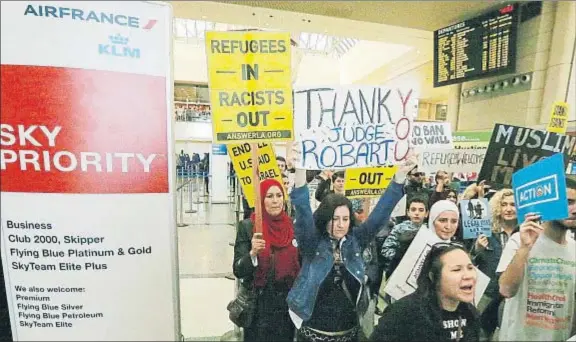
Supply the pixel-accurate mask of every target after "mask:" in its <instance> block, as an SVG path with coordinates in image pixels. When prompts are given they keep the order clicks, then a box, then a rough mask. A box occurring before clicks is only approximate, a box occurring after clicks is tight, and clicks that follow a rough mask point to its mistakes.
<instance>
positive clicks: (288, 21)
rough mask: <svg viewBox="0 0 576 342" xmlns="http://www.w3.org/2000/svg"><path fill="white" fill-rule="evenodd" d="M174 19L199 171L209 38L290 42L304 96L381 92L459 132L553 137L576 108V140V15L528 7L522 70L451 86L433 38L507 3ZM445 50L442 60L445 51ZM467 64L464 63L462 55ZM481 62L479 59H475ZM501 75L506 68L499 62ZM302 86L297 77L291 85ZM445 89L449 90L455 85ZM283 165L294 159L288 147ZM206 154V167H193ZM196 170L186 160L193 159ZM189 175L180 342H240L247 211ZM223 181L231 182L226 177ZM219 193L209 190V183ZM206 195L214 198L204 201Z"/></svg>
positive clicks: (302, 5) (180, 96) (181, 113)
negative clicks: (224, 34) (306, 90)
mask: <svg viewBox="0 0 576 342" xmlns="http://www.w3.org/2000/svg"><path fill="white" fill-rule="evenodd" d="M171 4H172V6H173V9H174V16H175V19H174V80H175V81H174V82H175V88H174V100H175V113H174V117H175V134H176V149H175V151H176V152H177V153H178V154H180V153H181V151H183V153H184V154H188V155H189V156H190V158H191V159H194V158H200V159H202V157H203V156H204V154H205V153H211V152H212V144H211V141H212V128H211V113H210V99H209V89H208V76H207V63H206V53H205V45H204V44H205V41H204V38H205V32H207V31H213V30H216V31H228V30H242V29H260V30H265V31H288V32H290V34H291V37H292V39H293V41H294V42H295V43H296V44H297V45H296V46H297V51H298V53H297V54H294V53H293V59H295V61H294V60H293V69H292V72H293V73H294V74H295V78H294V79H295V81H294V86H295V87H297V86H319V85H330V86H338V85H379V84H386V83H388V82H395V83H400V84H404V85H407V86H410V87H412V88H414V89H416V90H417V91H418V94H419V95H418V96H419V101H418V112H417V117H415V118H414V119H416V120H420V121H440V122H450V123H451V125H452V130H453V132H461V131H462V132H469V131H474V132H481V131H491V130H492V127H493V125H494V123H496V122H498V123H507V124H512V125H518V126H526V127H532V128H539V129H545V127H546V125H547V124H548V119H549V116H550V108H551V106H552V104H553V103H554V102H555V101H565V102H567V103H568V104H569V105H570V112H569V118H570V119H569V126H568V131H567V134H568V135H575V134H576V126H575V125H576V115H575V114H574V113H575V112H574V110H575V107H576V103H575V102H576V101H575V94H576V91H575V88H574V83H575V66H574V64H575V61H576V60H575V59H574V58H575V54H574V50H575V46H576V45H575V28H576V3H575V2H571V1H560V2H551V1H528V2H520V4H521V5H520V6H521V7H522V11H521V14H520V17H519V23H518V25H519V26H518V31H517V36H516V38H515V41H510V43H509V45H507V46H506V48H508V49H514V52H513V54H515V62H514V63H515V68H514V69H513V71H511V72H507V73H504V74H500V75H496V76H492V77H483V78H478V79H474V80H469V81H468V80H466V81H457V82H452V83H450V82H445V83H444V84H442V85H441V86H438V84H435V83H438V82H440V83H442V82H441V78H442V75H434V71H435V69H434V65H433V61H434V59H435V55H437V54H442V53H443V50H442V48H439V47H438V46H437V45H436V44H435V42H434V39H435V31H437V30H439V29H441V28H445V27H449V26H450V25H453V24H457V23H461V22H463V21H466V20H470V19H473V18H475V17H478V16H481V15H484V14H486V13H490V12H491V11H495V10H496V11H497V10H501V11H502V9H503V8H504V9H505V8H506V6H507V5H509V4H511V2H506V1H500V0H499V1H222V2H215V1H214V2H211V1H194V2H188V1H178V2H172V3H171ZM435 49H437V50H435ZM456 53H459V54H461V56H460V57H462V58H464V57H466V56H464V53H463V52H456ZM470 58H476V57H470ZM494 63H502V64H504V63H507V61H497V62H494ZM293 77H294V75H293ZM446 83H447V84H446ZM275 149H276V154H277V155H279V156H285V155H286V148H285V145H283V144H276V145H275ZM195 154H197V155H198V156H195ZM186 158H187V157H186ZM221 172H224V170H221V169H216V170H214V169H210V170H209V174H210V175H211V176H209V177H208V178H204V177H195V176H194V175H192V176H187V175H184V176H182V177H179V184H181V185H182V187H181V188H180V190H179V192H178V194H177V196H178V201H179V207H178V224H179V225H180V227H179V228H178V232H179V233H178V242H179V258H180V293H181V312H182V317H181V318H182V320H181V322H182V334H183V336H184V338H185V339H186V340H190V341H194V340H220V339H221V338H223V339H227V340H234V339H237V338H238V334H237V333H238V331H236V332H235V331H234V330H235V328H234V325H233V324H232V323H231V322H230V320H229V319H228V311H227V310H226V305H227V304H228V302H229V301H230V300H232V299H233V298H234V295H235V286H236V283H235V280H234V276H233V275H232V273H231V272H232V269H231V265H232V258H233V247H232V245H233V242H234V239H235V223H236V222H237V220H239V219H241V218H242V215H243V213H242V205H241V204H240V203H239V201H238V196H237V195H238V192H235V190H234V182H233V181H232V180H231V178H230V177H228V178H227V179H228V188H227V191H228V197H227V200H226V201H218V203H215V202H216V201H213V198H212V193H211V192H210V189H211V187H212V186H213V184H214V183H213V182H211V181H210V180H211V179H212V178H215V176H214V175H215V174H216V173H221ZM220 179H222V177H220ZM206 180H208V182H209V185H208V187H206V185H205V181H206ZM207 189H208V192H207V191H206V190H207Z"/></svg>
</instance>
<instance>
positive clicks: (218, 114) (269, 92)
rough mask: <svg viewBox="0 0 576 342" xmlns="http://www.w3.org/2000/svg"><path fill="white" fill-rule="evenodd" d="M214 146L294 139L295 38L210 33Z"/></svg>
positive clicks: (275, 34) (276, 34) (282, 34)
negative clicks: (292, 52) (292, 70)
mask: <svg viewBox="0 0 576 342" xmlns="http://www.w3.org/2000/svg"><path fill="white" fill-rule="evenodd" d="M206 56H207V59H208V82H209V85H210V103H211V110H212V122H213V124H212V129H213V133H214V139H215V140H214V142H218V143H224V144H231V143H243V142H247V141H248V142H262V141H291V140H294V118H293V114H292V76H291V66H292V64H291V45H290V34H289V33H285V32H260V31H248V32H206Z"/></svg>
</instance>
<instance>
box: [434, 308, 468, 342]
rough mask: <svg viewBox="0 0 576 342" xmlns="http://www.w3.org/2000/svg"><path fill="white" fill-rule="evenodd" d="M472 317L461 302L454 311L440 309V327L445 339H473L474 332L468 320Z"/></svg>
mask: <svg viewBox="0 0 576 342" xmlns="http://www.w3.org/2000/svg"><path fill="white" fill-rule="evenodd" d="M472 319H474V318H473V317H471V316H470V313H469V311H468V310H464V307H463V305H462V304H460V305H459V306H458V308H457V309H456V311H452V312H451V311H446V310H442V329H443V331H444V334H445V335H444V336H445V337H446V340H454V341H455V340H458V339H459V340H460V341H470V340H475V335H476V333H475V332H474V331H473V328H471V326H470V324H469V322H471V320H472Z"/></svg>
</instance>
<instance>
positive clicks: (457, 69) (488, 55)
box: [434, 4, 520, 87]
mask: <svg viewBox="0 0 576 342" xmlns="http://www.w3.org/2000/svg"><path fill="white" fill-rule="evenodd" d="M519 18H520V11H519V8H518V5H516V4H509V5H505V6H504V7H502V8H499V9H497V10H494V11H491V12H488V13H486V14H483V15H481V16H478V17H475V18H471V19H468V20H465V21H461V22H459V23H455V24H453V25H450V26H447V27H444V28H441V29H439V30H436V31H434V87H441V86H445V85H449V84H454V83H463V82H468V81H471V80H473V79H478V78H482V77H488V76H496V75H502V74H507V73H511V72H514V70H515V67H516V37H517V35H518V21H519Z"/></svg>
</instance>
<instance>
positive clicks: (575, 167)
mask: <svg viewBox="0 0 576 342" xmlns="http://www.w3.org/2000/svg"><path fill="white" fill-rule="evenodd" d="M570 174H572V175H576V161H574V162H572V171H571V172H570Z"/></svg>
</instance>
